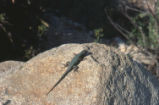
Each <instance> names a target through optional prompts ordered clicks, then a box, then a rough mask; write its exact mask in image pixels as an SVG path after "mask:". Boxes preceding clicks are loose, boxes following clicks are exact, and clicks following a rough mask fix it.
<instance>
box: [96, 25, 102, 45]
mask: <svg viewBox="0 0 159 105" xmlns="http://www.w3.org/2000/svg"><path fill="white" fill-rule="evenodd" d="M94 35H95V37H96V40H95V42H98V43H99V42H100V39H101V38H102V37H103V36H104V33H103V28H99V29H95V30H94Z"/></svg>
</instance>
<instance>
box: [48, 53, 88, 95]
mask: <svg viewBox="0 0 159 105" xmlns="http://www.w3.org/2000/svg"><path fill="white" fill-rule="evenodd" d="M86 53H87V51H86V50H82V51H81V52H80V53H79V54H77V55H75V56H74V57H73V59H72V60H71V62H70V63H69V65H68V68H67V70H66V71H65V72H64V74H63V75H62V76H61V78H60V79H59V80H58V81H57V82H56V83H55V85H54V86H53V87H52V88H51V89H50V91H49V92H48V93H47V95H48V94H49V93H50V92H51V91H52V90H54V88H55V87H56V86H57V85H58V84H59V83H60V82H61V81H62V80H63V79H64V78H65V77H66V75H67V74H68V73H69V72H71V71H72V70H73V69H74V68H75V67H77V65H78V64H79V63H80V61H81V60H82V59H83V58H84V57H85V55H86Z"/></svg>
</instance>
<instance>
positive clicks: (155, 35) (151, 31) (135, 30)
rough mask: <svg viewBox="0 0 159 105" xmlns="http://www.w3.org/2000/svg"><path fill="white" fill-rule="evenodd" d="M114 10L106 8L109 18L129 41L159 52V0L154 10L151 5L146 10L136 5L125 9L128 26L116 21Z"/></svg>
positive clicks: (123, 11)
mask: <svg viewBox="0 0 159 105" xmlns="http://www.w3.org/2000/svg"><path fill="white" fill-rule="evenodd" d="M147 5H148V3H147ZM148 7H149V6H148ZM112 11H113V10H110V9H105V12H106V15H107V18H108V20H109V21H110V23H111V24H112V25H113V26H114V27H115V29H116V30H118V31H119V32H120V33H121V35H122V36H123V37H125V39H127V42H129V43H131V44H135V45H137V46H139V47H142V48H144V49H146V50H149V51H152V52H153V53H155V54H159V52H158V51H159V1H157V3H156V6H155V8H154V10H152V9H151V8H150V7H149V8H148V9H147V10H146V11H145V10H141V9H138V8H135V7H134V8H129V9H128V8H127V9H123V10H122V11H121V14H122V15H123V16H125V18H126V19H127V20H128V22H127V25H126V26H125V24H124V25H123V24H120V23H117V22H116V21H114V19H113V17H112V16H111V15H112V14H111V13H113V12H112ZM122 23H123V21H122ZM125 23H126V22H125Z"/></svg>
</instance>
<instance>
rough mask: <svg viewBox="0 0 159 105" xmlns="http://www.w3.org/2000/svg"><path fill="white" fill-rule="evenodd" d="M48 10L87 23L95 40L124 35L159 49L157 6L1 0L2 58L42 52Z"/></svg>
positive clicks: (110, 1) (83, 0)
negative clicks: (45, 15) (133, 6)
mask: <svg viewBox="0 0 159 105" xmlns="http://www.w3.org/2000/svg"><path fill="white" fill-rule="evenodd" d="M119 1H120V0H119ZM124 5H125V4H124ZM125 6H127V5H125ZM123 7H124V6H123ZM156 7H158V6H156ZM48 11H51V12H52V11H53V12H54V13H55V11H56V15H58V16H67V17H69V18H71V19H72V20H75V21H78V22H80V23H83V24H85V25H86V26H87V27H88V28H89V29H92V30H94V35H95V37H96V42H100V40H101V38H113V37H114V36H120V35H121V36H122V37H123V38H124V39H126V40H127V41H129V42H130V43H134V44H136V45H139V46H142V47H144V48H146V49H151V50H153V51H155V52H157V50H158V49H159V39H158V36H159V33H158V27H159V25H158V24H159V23H158V21H159V20H158V18H159V16H158V14H159V10H158V8H156V12H155V13H153V12H152V11H151V10H149V12H145V11H142V10H138V9H136V8H134V9H131V10H128V9H127V10H124V8H122V6H121V5H120V3H119V2H117V1H116V0H100V1H97V0H67V1H66V0H1V1H0V48H1V50H0V61H2V60H7V59H16V60H27V59H29V58H31V57H32V56H35V55H36V54H37V53H39V52H40V51H41V49H40V47H39V43H40V40H42V39H43V37H44V35H45V33H46V31H47V29H48V27H49V25H48V24H47V23H46V22H45V17H43V13H44V12H48ZM57 11H58V12H57ZM125 23H126V24H125Z"/></svg>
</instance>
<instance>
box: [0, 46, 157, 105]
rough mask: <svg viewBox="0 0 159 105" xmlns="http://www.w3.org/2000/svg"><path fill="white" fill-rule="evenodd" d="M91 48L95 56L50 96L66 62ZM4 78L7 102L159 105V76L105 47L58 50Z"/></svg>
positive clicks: (1, 94)
mask: <svg viewBox="0 0 159 105" xmlns="http://www.w3.org/2000/svg"><path fill="white" fill-rule="evenodd" d="M86 46H87V47H86ZM85 48H89V49H88V51H89V52H90V54H88V55H87V56H85V58H84V60H82V61H81V62H80V63H79V65H78V66H79V68H78V72H70V73H69V74H68V75H67V76H66V78H64V80H63V81H62V82H61V83H60V84H59V85H58V86H57V87H56V88H55V89H54V90H53V91H52V92H51V93H50V94H49V95H48V96H47V95H46V93H47V92H48V91H49V90H50V89H51V88H52V86H53V85H54V84H55V83H56V82H57V80H58V79H59V78H60V77H61V75H62V74H63V73H64V72H65V70H66V67H65V66H64V64H66V62H68V61H70V60H71V59H72V58H73V57H74V53H79V52H80V51H81V50H83V49H85ZM4 75H5V74H4ZM2 78H3V79H1V81H0V103H1V104H4V103H7V102H9V104H10V105H159V82H158V80H157V78H155V77H153V76H152V75H151V73H149V72H148V71H146V70H145V69H144V68H142V66H141V65H140V64H137V63H136V62H134V61H132V60H131V58H129V57H128V56H126V55H124V54H122V53H120V52H118V51H117V50H115V49H113V48H110V47H108V46H105V45H103V44H95V43H90V44H81V45H80V44H66V45H62V46H60V47H57V48H53V49H51V50H49V51H46V52H44V53H41V54H39V55H37V56H36V57H34V58H33V59H31V60H29V61H28V62H26V63H24V64H23V65H22V66H21V67H20V68H17V69H16V70H15V72H12V73H10V74H9V75H6V76H3V77H2Z"/></svg>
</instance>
